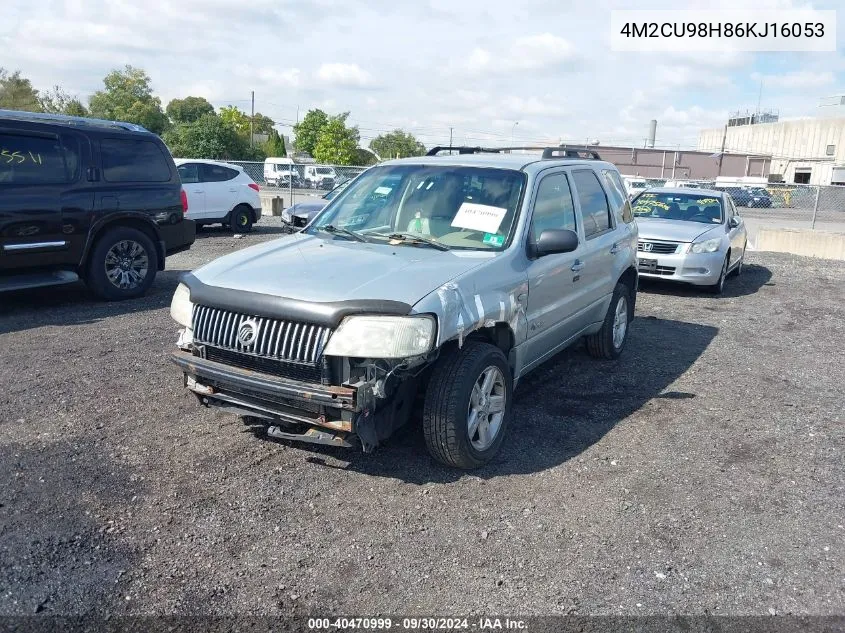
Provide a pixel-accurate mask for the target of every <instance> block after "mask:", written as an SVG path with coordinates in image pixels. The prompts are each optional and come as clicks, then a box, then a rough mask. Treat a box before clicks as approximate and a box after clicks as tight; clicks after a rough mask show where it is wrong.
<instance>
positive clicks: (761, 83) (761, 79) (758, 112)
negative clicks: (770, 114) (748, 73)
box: [757, 77, 763, 114]
mask: <svg viewBox="0 0 845 633" xmlns="http://www.w3.org/2000/svg"><path fill="white" fill-rule="evenodd" d="M762 100H763V78H762V77H761V78H760V93H759V94H758V95H757V114H760V102H761V101H762Z"/></svg>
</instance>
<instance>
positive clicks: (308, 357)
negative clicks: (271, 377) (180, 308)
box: [193, 305, 331, 365]
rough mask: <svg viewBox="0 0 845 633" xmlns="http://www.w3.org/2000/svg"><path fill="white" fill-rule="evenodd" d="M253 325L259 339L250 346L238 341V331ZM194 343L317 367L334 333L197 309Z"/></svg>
mask: <svg viewBox="0 0 845 633" xmlns="http://www.w3.org/2000/svg"><path fill="white" fill-rule="evenodd" d="M250 320H251V321H252V322H253V323H254V326H255V330H256V335H255V339H254V341H253V342H252V343H251V344H250V345H243V344H242V343H241V341H239V340H238V330H239V329H240V327H241V326H242V325H243V324H244V323H245V322H247V321H250ZM193 326H194V340H195V341H197V342H198V343H202V344H205V345H212V346H214V347H219V348H221V349H225V350H230V351H233V352H240V353H241V354H249V355H251V356H259V357H262V358H272V359H275V360H281V361H285V362H289V363H305V364H309V365H314V364H316V363H317V362H318V361H319V360H320V357H321V356H322V355H323V348H324V347H325V345H326V342H327V341H328V338H329V335H330V334H331V329H330V328H327V327H323V326H320V325H311V324H309V323H296V322H292V321H282V320H280V319H268V318H264V317H257V316H252V315H249V314H240V313H237V312H230V311H228V310H220V309H217V308H210V307H208V306H202V305H196V306H194V315H193Z"/></svg>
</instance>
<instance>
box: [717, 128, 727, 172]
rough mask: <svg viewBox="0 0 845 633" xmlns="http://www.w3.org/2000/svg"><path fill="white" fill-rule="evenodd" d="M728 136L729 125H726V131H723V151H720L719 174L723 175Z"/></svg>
mask: <svg viewBox="0 0 845 633" xmlns="http://www.w3.org/2000/svg"><path fill="white" fill-rule="evenodd" d="M727 138H728V126H727V125H726V126H725V128H724V131H723V132H722V151H721V152H719V173H718V175H719V176H721V175H722V159H723V158H724V157H725V141H726V140H727Z"/></svg>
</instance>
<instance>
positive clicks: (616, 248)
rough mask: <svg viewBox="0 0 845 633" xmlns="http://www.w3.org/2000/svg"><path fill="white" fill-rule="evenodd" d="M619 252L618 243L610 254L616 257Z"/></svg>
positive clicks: (611, 249)
mask: <svg viewBox="0 0 845 633" xmlns="http://www.w3.org/2000/svg"><path fill="white" fill-rule="evenodd" d="M618 252H619V243H618V242H617V243H616V244H614V245H613V246H611V247H610V254H611V255H616V253H618Z"/></svg>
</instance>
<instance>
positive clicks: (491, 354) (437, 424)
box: [423, 341, 513, 469]
mask: <svg viewBox="0 0 845 633" xmlns="http://www.w3.org/2000/svg"><path fill="white" fill-rule="evenodd" d="M512 394H513V379H512V377H511V372H510V368H509V367H508V363H507V359H506V358H505V355H504V354H503V353H502V351H501V350H500V349H499V348H498V347H495V346H493V345H490V344H489V343H481V342H479V341H467V342H466V343H465V344H464V346H463V348H460V349H454V350H453V351H451V352H450V353H446V354H444V355H443V356H441V357H440V359H439V360H438V361H437V363H436V364H435V366H434V370H433V372H432V375H431V380H430V381H429V383H428V388H427V389H426V394H425V404H424V405H423V434H424V435H425V443H426V445H427V446H428V451H429V452H430V453H431V455H432V456H433V457H434V458H435V459H437V460H438V461H440V462H442V463H444V464H446V465H448V466H454V467H456V468H464V469H470V468H477V467H479V466H482V465H484V464H486V463H487V462H489V461H490V460H491V459H492V458H493V456H494V455H496V453H497V452H498V451H499V448H500V447H501V445H502V442H503V440H504V437H505V430H506V427H507V422H508V417H509V415H510V408H511V400H512Z"/></svg>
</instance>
